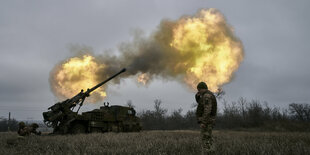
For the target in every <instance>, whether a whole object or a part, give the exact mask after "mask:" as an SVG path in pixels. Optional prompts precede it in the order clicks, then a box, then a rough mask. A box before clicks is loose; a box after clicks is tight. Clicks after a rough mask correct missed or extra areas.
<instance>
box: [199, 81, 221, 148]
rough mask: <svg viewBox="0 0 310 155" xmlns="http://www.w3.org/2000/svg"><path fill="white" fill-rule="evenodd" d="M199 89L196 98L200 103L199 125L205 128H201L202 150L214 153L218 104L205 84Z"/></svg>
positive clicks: (200, 85)
mask: <svg viewBox="0 0 310 155" xmlns="http://www.w3.org/2000/svg"><path fill="white" fill-rule="evenodd" d="M197 89H198V90H199V92H198V93H197V94H196V96H195V97H196V101H197V103H198V106H197V111H196V117H197V121H198V123H199V124H203V125H204V126H205V127H201V137H202V143H203V144H202V149H203V152H206V153H209V152H212V151H214V147H212V144H213V138H212V129H213V126H214V124H215V117H216V110H217V102H216V98H215V96H214V95H213V93H212V92H211V91H209V90H208V87H207V85H206V84H205V83H204V82H201V83H199V84H198V86H197Z"/></svg>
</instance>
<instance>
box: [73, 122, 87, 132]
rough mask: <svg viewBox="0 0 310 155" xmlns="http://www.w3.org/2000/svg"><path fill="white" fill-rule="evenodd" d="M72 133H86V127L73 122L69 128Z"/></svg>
mask: <svg viewBox="0 0 310 155" xmlns="http://www.w3.org/2000/svg"><path fill="white" fill-rule="evenodd" d="M71 133H72V134H81V133H86V128H85V126H84V125H83V124H75V125H73V127H72V129H71Z"/></svg>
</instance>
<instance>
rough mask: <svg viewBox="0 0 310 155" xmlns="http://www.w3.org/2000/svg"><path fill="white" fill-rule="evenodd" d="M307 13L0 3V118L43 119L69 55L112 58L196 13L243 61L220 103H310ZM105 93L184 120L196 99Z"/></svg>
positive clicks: (299, 4)
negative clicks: (208, 13)
mask: <svg viewBox="0 0 310 155" xmlns="http://www.w3.org/2000/svg"><path fill="white" fill-rule="evenodd" d="M309 6H310V1H309V0H296V1H292V0H272V1H270V0H234V1H232V0H188V1H185V0H183V1H181V0H173V1H172V0H166V1H164V0H147V1H146V0H123V1H120V0H117V1H116V0H115V1H108V0H97V1H92V0H88V1H85V0H79V1H78V0H71V1H69V0H58V1H41V0H16V1H15V0H9V1H6V0H1V1H0V52H1V55H0V117H7V115H8V112H11V113H12V116H13V117H14V118H16V119H22V120H27V119H42V112H43V111H46V109H47V107H49V106H51V105H53V104H54V102H56V101H57V99H56V98H55V97H54V96H53V94H52V92H51V91H50V86H49V82H48V78H49V73H50V71H51V70H52V68H53V67H54V66H55V64H57V63H59V62H60V61H62V60H64V59H66V58H68V57H70V56H72V53H70V47H72V46H77V45H80V46H89V47H91V48H92V49H93V51H94V53H96V54H102V53H104V52H105V51H107V50H110V51H113V52H118V50H117V47H118V45H119V44H120V43H122V42H126V41H129V40H130V39H132V32H133V30H135V29H137V28H138V29H141V30H143V31H144V32H145V33H146V34H149V33H151V32H152V31H154V30H156V27H157V26H158V24H159V23H160V21H161V20H162V19H165V18H168V19H178V18H179V17H180V16H182V15H193V14H195V13H196V12H197V11H198V10H199V9H202V8H217V9H219V10H220V11H221V12H222V13H223V14H224V15H225V17H226V18H227V21H228V23H229V24H230V25H232V27H234V29H235V32H236V35H237V36H238V37H239V38H240V39H241V40H242V42H243V45H244V47H245V58H244V61H243V62H242V64H241V65H240V68H239V70H238V71H237V72H236V73H235V77H234V79H233V80H232V81H231V82H230V83H229V84H226V85H225V86H224V87H223V88H224V90H225V91H226V95H225V96H224V97H225V99H226V100H228V101H234V100H237V99H238V98H239V97H241V96H243V97H246V98H247V99H249V100H250V99H259V100H262V101H267V102H269V104H270V105H271V106H279V107H283V108H286V107H287V106H288V104H289V103H292V102H298V103H310V97H309V96H310V69H309V68H310V61H309V60H308V59H309V58H310V51H309V49H310V38H309V36H310V30H309V28H310V18H309V15H310V11H309ZM124 67H126V66H124ZM107 93H108V97H107V98H106V100H105V101H109V102H110V104H114V105H115V104H120V105H124V104H125V103H126V102H127V101H128V100H132V102H133V104H134V105H135V106H136V109H137V110H138V111H141V110H143V109H152V108H153V101H154V100H155V99H161V100H162V101H163V107H165V108H168V110H169V111H170V112H171V111H172V110H174V109H178V108H182V109H183V111H184V113H185V112H186V111H187V110H189V109H191V104H192V103H193V102H195V101H194V94H195V92H192V91H190V90H189V89H188V88H187V87H186V86H185V85H184V84H180V83H178V82H175V81H161V80H155V81H153V82H152V83H151V84H150V85H149V86H147V87H142V86H137V85H136V84H135V82H134V80H133V79H126V80H123V81H122V82H121V85H117V86H110V88H109V89H108V92H107ZM219 104H220V107H222V104H221V103H219ZM99 106H101V105H100V104H96V105H86V106H84V107H83V110H84V111H85V110H91V109H93V108H98V107H99Z"/></svg>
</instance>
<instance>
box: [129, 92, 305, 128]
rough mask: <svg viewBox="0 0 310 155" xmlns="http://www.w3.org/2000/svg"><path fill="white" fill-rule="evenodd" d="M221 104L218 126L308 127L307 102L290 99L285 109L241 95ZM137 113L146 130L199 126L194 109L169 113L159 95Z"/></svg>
mask: <svg viewBox="0 0 310 155" xmlns="http://www.w3.org/2000/svg"><path fill="white" fill-rule="evenodd" d="M131 104H132V103H131ZM222 104H223V105H224V108H223V110H222V111H221V112H218V114H217V121H216V125H215V128H217V129H248V128H255V129H261V130H276V131H310V105H309V104H306V103H291V104H289V107H288V108H287V109H280V108H279V107H273V108H271V107H270V106H269V104H268V103H267V102H261V101H259V100H250V101H248V100H246V99H245V98H243V97H240V98H239V100H238V101H236V102H231V103H228V102H227V101H226V100H224V99H223V100H222ZM195 106H196V104H193V107H195ZM138 115H139V117H140V118H141V122H142V124H143V128H144V129H145V130H177V129H199V127H198V125H197V123H196V116H195V110H189V111H187V112H186V114H185V115H182V109H181V108H180V109H178V110H174V111H173V112H172V113H171V114H168V113H167V109H165V108H163V107H162V102H161V100H159V99H156V100H155V101H154V109H153V110H144V111H142V112H139V113H138Z"/></svg>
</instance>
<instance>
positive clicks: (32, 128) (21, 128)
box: [17, 122, 41, 136]
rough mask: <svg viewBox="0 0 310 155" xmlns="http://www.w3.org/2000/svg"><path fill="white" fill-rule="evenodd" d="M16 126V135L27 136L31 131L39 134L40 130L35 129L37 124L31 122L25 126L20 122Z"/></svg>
mask: <svg viewBox="0 0 310 155" xmlns="http://www.w3.org/2000/svg"><path fill="white" fill-rule="evenodd" d="M18 125H19V127H18V131H17V133H18V135H20V136H29V135H30V134H31V133H34V134H36V135H41V132H40V131H39V132H38V131H37V128H38V127H39V126H38V124H36V123H32V124H31V125H30V126H26V124H25V123H24V122H20V123H19V124H18Z"/></svg>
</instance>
